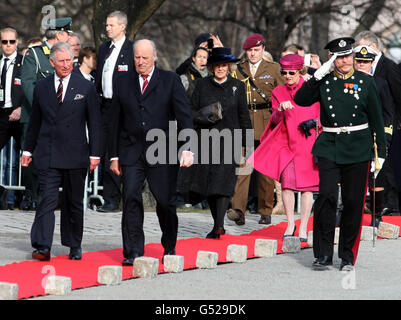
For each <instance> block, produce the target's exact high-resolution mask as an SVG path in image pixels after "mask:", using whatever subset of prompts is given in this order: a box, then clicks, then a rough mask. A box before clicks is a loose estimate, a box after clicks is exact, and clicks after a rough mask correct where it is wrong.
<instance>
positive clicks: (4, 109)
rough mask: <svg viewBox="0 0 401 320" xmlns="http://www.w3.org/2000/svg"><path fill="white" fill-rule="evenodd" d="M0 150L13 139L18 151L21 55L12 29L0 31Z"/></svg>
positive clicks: (20, 104) (20, 107) (16, 37)
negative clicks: (1, 53) (0, 51)
mask: <svg viewBox="0 0 401 320" xmlns="http://www.w3.org/2000/svg"><path fill="white" fill-rule="evenodd" d="M0 39H1V50H2V52H3V55H2V56H1V60H0V72H1V82H0V150H1V149H3V147H4V146H5V145H6V144H7V143H8V141H9V140H10V138H11V137H14V139H15V141H16V143H17V145H18V150H19V149H20V143H21V134H22V128H21V124H20V122H19V120H20V118H21V109H22V102H23V100H24V93H23V92H22V81H21V62H22V55H20V54H19V53H18V52H17V46H18V33H17V31H16V30H15V29H13V28H4V29H2V30H1V31H0Z"/></svg>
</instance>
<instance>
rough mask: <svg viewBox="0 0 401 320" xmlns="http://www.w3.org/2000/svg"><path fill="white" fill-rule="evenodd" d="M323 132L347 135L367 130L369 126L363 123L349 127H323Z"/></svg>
mask: <svg viewBox="0 0 401 320" xmlns="http://www.w3.org/2000/svg"><path fill="white" fill-rule="evenodd" d="M322 128H323V132H332V133H337V134H340V133H348V134H350V133H351V132H352V131H359V130H364V129H367V128H369V124H367V123H363V124H359V125H357V126H349V127H323V126H322Z"/></svg>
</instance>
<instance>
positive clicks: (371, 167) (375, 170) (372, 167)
mask: <svg viewBox="0 0 401 320" xmlns="http://www.w3.org/2000/svg"><path fill="white" fill-rule="evenodd" d="M384 160H385V159H383V158H377V161H378V162H379V165H380V169H376V162H375V160H372V164H371V166H370V172H374V175H375V179H376V178H377V175H378V174H379V172H380V170H381V169H382V168H383V163H384Z"/></svg>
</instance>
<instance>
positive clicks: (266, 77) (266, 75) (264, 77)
mask: <svg viewBox="0 0 401 320" xmlns="http://www.w3.org/2000/svg"><path fill="white" fill-rule="evenodd" d="M270 78H272V76H271V75H270V74H265V75H264V76H260V77H259V79H262V80H263V79H270Z"/></svg>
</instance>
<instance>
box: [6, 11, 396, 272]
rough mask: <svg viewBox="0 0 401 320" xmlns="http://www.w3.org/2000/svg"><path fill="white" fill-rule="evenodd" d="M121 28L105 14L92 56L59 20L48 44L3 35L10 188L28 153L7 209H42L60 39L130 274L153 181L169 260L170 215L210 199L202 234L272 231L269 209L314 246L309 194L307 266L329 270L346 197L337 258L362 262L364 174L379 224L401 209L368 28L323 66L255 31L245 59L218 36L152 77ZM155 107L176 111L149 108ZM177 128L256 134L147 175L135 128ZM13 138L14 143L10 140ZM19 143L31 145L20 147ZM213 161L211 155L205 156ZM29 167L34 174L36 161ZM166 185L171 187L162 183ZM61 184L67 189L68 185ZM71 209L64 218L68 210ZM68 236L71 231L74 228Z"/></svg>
mask: <svg viewBox="0 0 401 320" xmlns="http://www.w3.org/2000/svg"><path fill="white" fill-rule="evenodd" d="M127 22H128V21H127V16H126V15H125V14H124V13H122V12H119V11H116V12H113V13H111V14H110V15H109V16H108V17H107V20H106V32H107V36H108V38H109V41H107V42H105V43H103V44H102V45H101V46H100V47H99V49H98V51H96V49H95V48H94V47H91V46H86V47H82V45H81V40H80V36H79V35H78V34H76V33H73V32H72V30H71V19H70V18H59V19H56V20H55V23H54V25H53V26H52V27H50V28H49V29H48V30H47V31H46V33H45V37H44V39H42V38H39V37H38V38H33V39H30V40H28V41H27V43H26V47H24V48H21V49H20V50H19V48H18V44H19V43H18V33H17V30H15V29H14V28H5V29H2V30H1V31H0V36H1V48H2V57H1V60H0V71H1V87H0V122H1V123H0V148H3V147H5V149H3V150H5V153H4V154H5V155H9V154H10V153H12V154H13V157H12V158H10V157H9V156H6V157H4V159H5V160H4V170H5V173H7V174H4V175H3V181H2V182H3V184H5V185H6V184H7V183H6V182H5V180H4V179H9V178H10V177H9V176H8V173H10V174H11V175H12V177H11V180H12V181H13V183H15V181H16V177H17V176H18V159H19V154H20V152H21V151H24V152H27V153H26V154H24V153H23V156H24V157H28V158H24V165H23V167H22V185H23V186H25V190H24V191H23V192H22V194H21V197H20V199H18V200H17V199H16V198H17V197H16V195H15V193H12V192H8V191H7V190H6V189H4V188H2V190H1V191H2V194H1V195H0V200H1V201H0V202H1V204H0V205H1V208H0V209H14V208H15V207H17V206H19V207H20V209H22V210H37V212H38V211H40V210H39V209H38V208H39V207H40V205H41V204H43V203H44V202H45V201H44V200H43V199H44V198H43V197H44V196H46V193H44V190H43V188H44V187H43V181H44V180H43V179H44V178H43V172H41V171H40V170H38V169H37V168H41V165H42V164H41V163H38V159H39V157H36V158H35V156H34V157H33V158H32V153H31V152H30V151H34V149H35V141H32V140H31V137H30V136H27V132H28V133H31V132H32V130H33V129H32V126H34V124H32V123H31V122H32V121H33V120H32V119H31V116H32V114H34V115H35V117H37V114H36V113H32V112H33V110H35V108H36V109H37V108H39V109H40V108H43V106H42V105H41V104H45V100H43V101H42V100H40V99H39V97H38V96H36V95H37V94H39V93H36V90H38V91H39V89H37V84H38V83H39V82H40V81H42V80H41V79H46V78H48V77H49V76H50V75H53V74H55V73H56V78H57V77H60V78H61V80H63V77H62V76H60V73H61V74H62V72H63V70H64V69H62V67H58V65H57V61H58V60H57V59H58V58H59V56H57V53H59V54H61V53H60V52H62V53H63V50H64V49H65V48H63V47H62V45H58V44H60V43H61V44H64V43H66V44H67V46H68V48H69V50H70V52H71V53H72V64H73V65H72V66H73V69H72V71H71V72H72V73H73V74H74V76H73V77H75V75H76V76H79V77H81V78H82V79H85V80H88V81H89V82H90V83H92V84H93V86H94V88H96V92H97V101H98V104H99V106H98V107H99V112H100V113H99V116H100V117H101V128H102V130H101V131H102V134H101V135H102V148H101V149H102V150H101V153H100V154H99V155H98V154H96V155H95V157H94V158H96V160H97V158H99V161H100V166H99V175H100V177H101V184H102V185H103V192H102V196H103V200H104V203H103V204H102V206H100V207H98V209H97V210H98V211H99V212H117V211H120V202H121V201H122V203H123V222H122V228H123V230H122V232H123V244H124V261H123V265H132V264H133V260H134V259H135V258H136V257H138V256H141V255H143V243H144V235H143V230H140V229H141V226H142V224H143V204H142V197H141V196H140V194H141V192H142V188H143V183H144V180H145V178H147V180H148V183H149V185H150V189H151V192H152V193H153V195H154V196H155V198H156V201H157V209H156V211H157V214H158V217H159V222H160V226H161V229H162V231H163V237H162V244H163V246H164V247H165V254H175V241H176V237H177V227H178V224H177V217H176V207H177V206H180V205H184V204H190V205H197V204H199V203H202V202H203V207H206V208H209V209H210V211H211V214H212V218H213V227H212V229H211V231H210V233H209V234H207V235H206V237H207V238H213V239H215V238H220V237H221V236H222V235H224V234H225V229H224V219H225V216H226V215H227V217H228V219H230V220H232V221H234V222H235V223H236V224H237V225H244V224H245V223H246V213H247V210H249V211H250V212H251V213H256V214H259V215H260V220H259V223H260V224H265V225H269V224H271V215H272V214H277V213H280V214H286V215H287V220H288V226H287V229H286V230H285V232H284V234H283V237H290V236H294V235H296V234H297V235H299V237H300V238H301V241H307V237H308V236H307V225H308V220H309V216H310V214H311V211H312V205H313V202H314V194H315V195H318V197H317V200H316V202H315V205H314V214H315V219H314V230H316V233H315V235H316V236H315V237H314V253H315V258H316V259H315V261H314V263H313V266H314V267H316V268H325V267H327V266H328V265H330V264H332V255H333V248H332V247H333V245H332V238H333V234H332V233H333V232H334V228H333V226H335V223H334V222H333V221H334V220H335V216H336V215H339V214H341V212H339V210H338V200H341V201H342V204H343V210H342V214H343V216H342V217H341V218H340V220H341V221H342V222H341V223H340V224H341V226H343V230H344V231H343V235H342V238H341V239H340V242H341V250H339V251H340V252H339V255H340V258H341V259H342V264H341V269H347V268H350V267H352V266H353V265H354V263H355V260H356V255H357V250H355V248H353V245H354V244H355V243H356V242H357V234H358V230H359V228H360V215H361V214H362V211H363V210H364V208H360V206H361V205H362V204H363V203H364V195H365V192H366V189H364V186H365V185H366V181H365V180H366V179H365V176H366V178H367V175H366V174H365V171H366V173H367V171H368V169H370V170H371V171H372V174H371V175H370V176H369V192H370V205H369V207H370V208H369V209H370V210H371V211H373V212H374V213H375V219H373V218H372V226H378V224H379V223H380V221H381V217H382V216H383V215H390V214H393V215H398V214H399V210H400V202H401V201H400V200H401V193H400V191H401V168H400V166H399V165H397V163H400V162H399V161H400V155H401V145H400V141H401V138H400V135H399V132H400V130H401V112H400V110H401V90H400V89H401V71H400V70H399V68H398V66H397V64H396V63H394V62H393V61H391V60H390V59H388V58H387V57H386V56H385V55H384V54H383V45H382V43H381V41H380V39H379V38H378V37H377V36H376V35H375V34H374V33H372V32H370V31H366V32H361V33H360V34H359V35H358V36H356V38H355V39H353V38H349V37H342V38H338V39H334V40H332V41H331V42H329V43H328V44H327V46H326V48H325V49H327V50H328V52H329V58H330V59H329V60H328V61H327V62H325V63H323V64H322V63H321V61H320V58H319V56H318V55H316V54H313V53H307V52H305V50H304V48H302V47H301V46H299V45H297V44H290V45H288V46H286V47H285V48H283V49H282V55H281V57H280V59H279V60H278V61H276V62H275V61H273V57H272V56H271V55H270V54H269V52H268V50H269V47H268V46H269V44H268V43H266V42H265V40H264V38H263V36H262V35H260V34H251V35H249V36H248V37H247V38H246V39H244V42H243V46H242V49H243V52H242V53H241V55H239V57H238V58H237V57H236V56H235V55H234V54H233V53H232V51H231V48H228V47H225V46H224V45H223V40H222V39H220V38H219V37H218V36H217V35H213V34H211V33H202V34H200V35H199V36H198V37H196V39H195V41H194V47H193V50H192V53H191V55H190V57H188V59H186V60H185V61H184V62H183V63H182V64H181V65H180V66H179V67H178V68H177V69H176V71H175V73H173V72H167V71H164V70H162V69H159V68H158V66H157V49H156V44H155V43H154V42H153V41H150V40H142V41H137V42H136V43H133V42H132V41H130V40H129V39H127V37H126V35H125V30H126V26H127ZM59 46H61V48H59ZM54 48H56V49H54ZM55 50H56V52H54V51H55ZM59 51H60V52H59ZM322 58H323V57H322ZM67 60H68V59H67ZM323 60H326V59H323ZM64 71H66V70H64ZM67 71H68V70H67ZM68 72H69V71H68ZM68 74H69V73H68ZM74 81H75V80H74ZM40 83H43V82H40ZM60 86H61V89H60V87H58V88H56V89H57V90H56V93H57V98H58V99H59V104H60V105H61V104H62V103H63V99H64V95H65V92H63V88H62V85H61V84H60ZM41 89H42V90H44V88H41ZM60 90H61V91H60ZM64 90H66V89H64ZM88 90H89V89H88ZM43 92H44V91H43ZM76 97H78V98H80V96H79V95H78V96H76ZM39 100H40V101H41V102H40V103H39V102H38V101H39ZM49 100H50V98H49ZM38 103H39V107H38ZM155 105H162V106H163V108H164V107H166V108H168V110H167V111H165V110H164V109H162V111H160V110H154V109H153V108H154V106H155ZM187 107H188V108H187ZM92 108H97V106H96V105H93V106H92ZM132 110H135V112H136V114H137V117H136V116H135V115H134V114H132ZM163 110H164V111H163ZM36 112H38V111H36ZM171 113H173V115H171ZM35 119H36V118H35ZM138 119H140V120H138ZM172 119H174V120H176V121H177V124H178V127H179V128H180V129H184V128H193V129H194V130H195V131H196V132H197V134H198V135H199V137H200V132H201V130H202V129H208V130H212V129H216V130H218V131H219V132H221V131H223V130H229V131H232V132H234V130H236V129H239V130H243V132H244V133H245V131H246V130H247V129H248V130H249V129H253V131H252V132H253V137H252V139H251V140H252V141H253V147H252V148H249V146H248V145H246V144H245V140H246V137H245V135H244V136H243V146H242V150H240V154H239V155H234V153H235V150H234V151H233V150H232V149H230V150H229V149H225V148H224V147H221V150H220V157H221V159H220V160H221V162H220V164H212V163H211V162H210V163H208V164H203V163H202V164H201V163H195V164H192V163H193V158H192V157H193V153H192V149H191V148H189V149H188V150H185V151H184V152H183V155H182V158H181V159H180V164H181V168H179V169H178V168H174V169H171V167H170V166H152V165H150V164H149V163H148V160H147V159H146V158H145V151H146V149H147V148H148V147H149V144H148V143H146V142H144V141H142V139H143V138H144V137H143V136H142V135H141V132H147V131H148V130H149V129H151V128H153V127H157V128H161V129H162V130H166V128H167V127H166V125H167V123H168V120H172ZM87 120H88V121H89V122H90V121H94V120H92V119H90V118H88V119H87ZM96 121H97V120H96ZM37 125H38V126H39V127H40V124H37ZM91 125H93V123H91ZM369 128H370V130H368V129H369ZM37 130H39V129H37ZM141 130H142V131H141ZM139 131H141V132H139ZM373 131H374V134H375V140H374V139H373ZM35 132H36V131H35ZM36 133H37V132H36ZM10 137H13V138H14V143H15V145H10V144H8V142H9V140H10ZM38 139H39V138H38ZM91 139H93V137H92V138H91ZM27 141H28V142H27ZM199 141H200V140H199ZM24 145H25V146H26V145H28V146H29V147H30V148H31V149H32V150H31V149H30V150H26V149H24ZM374 146H375V148H376V149H374V148H373V147H374ZM201 149H202V148H201V147H198V148H195V149H194V150H198V151H200V150H201ZM144 150H145V151H144ZM28 151H29V152H28ZM43 152H44V151H43ZM227 153H232V154H231V158H233V159H234V158H235V159H237V158H240V159H241V163H231V164H225V163H224V159H223V158H224V157H225V156H226V155H227ZM208 154H209V157H212V154H211V152H209V153H208ZM90 155H91V156H92V154H90ZM374 155H376V158H375V159H374V163H373V164H372V165H371V163H370V161H371V160H372V159H373V156H374ZM42 156H43V155H42ZM196 156H197V157H198V158H199V155H196ZM10 159H11V160H10ZM28 159H29V161H28ZM32 160H33V163H34V164H35V165H29V164H30V162H31V161H32ZM92 160H93V159H92V158H91V162H90V163H91V168H92V169H94V167H96V166H97V164H96V165H93V163H92ZM376 165H377V167H376ZM9 167H12V170H9V169H8V168H9ZM42 169H43V168H42ZM69 169H70V168H69ZM253 169H256V170H253ZM63 174H65V173H64V172H63ZM38 175H39V178H40V179H39V178H38ZM177 177H178V181H177ZM158 179H159V180H158ZM160 179H162V180H163V182H164V183H166V184H167V186H165V187H163V186H161V184H163V183H160V181H161V180H160ZM39 181H42V186H40V183H39ZM63 183H64V182H63ZM63 183H62V186H63V188H68V187H70V186H68V185H66V184H63ZM338 188H341V191H342V192H341V199H338V194H339V193H338ZM172 189H173V190H172ZM294 192H300V193H301V197H300V201H301V223H300V225H299V230H297V228H296V225H295V219H294V207H295V196H294ZM46 199H47V198H46ZM63 200H64V201H68V198H63ZM46 201H48V200H46ZM42 207H43V205H42ZM42 207H41V208H42ZM63 208H64V211H68V210H69V209H66V208H65V203H64V205H63V204H62V210H63ZM49 210H50V211H51V210H53V209H49ZM71 210H72V209H71ZM322 212H326V215H323V213H322ZM328 212H329V213H330V217H329V218H328ZM358 219H359V221H358ZM40 223H42V222H41V221H40V217H39V216H38V214H37V216H36V218H35V224H34V225H35V228H36V229H38V228H39V229H40V228H41V227H39V226H38V225H40ZM49 224H51V223H50V222H49ZM66 228H67V227H66ZM71 228H72V229H73V227H71V226H69V227H68V228H67V229H68V230H69V231H65V232H67V233H68V232H71V231H70V230H71ZM79 229H80V231H77V232H78V239H79V240H77V241H75V242H74V244H73V245H69V244H68V243H70V241H67V240H66V241H65V243H67V244H65V245H66V246H70V247H71V253H70V258H71V259H80V257H81V248H80V241H81V239H82V225H80V227H79ZM297 231H298V232H297ZM37 232H39V231H36V234H35V235H33V238H34V240H32V241H33V246H34V247H35V248H36V250H35V252H34V258H36V259H39V260H48V259H49V258H50V247H51V241H48V239H47V240H46V241H47V242H46V243H44V242H41V240H40V237H39V236H38V235H37ZM74 232H75V231H74ZM64 235H65V234H64Z"/></svg>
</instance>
